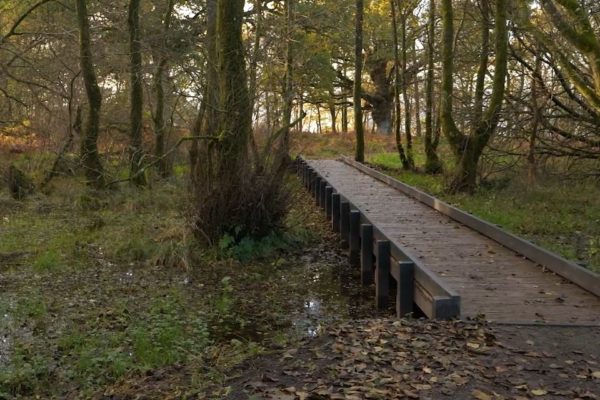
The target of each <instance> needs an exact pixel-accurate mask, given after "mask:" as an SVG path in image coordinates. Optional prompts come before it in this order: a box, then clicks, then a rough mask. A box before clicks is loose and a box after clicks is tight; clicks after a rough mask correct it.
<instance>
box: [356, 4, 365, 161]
mask: <svg viewBox="0 0 600 400" xmlns="http://www.w3.org/2000/svg"><path fill="white" fill-rule="evenodd" d="M363 20H364V2H363V0H356V20H355V42H354V131H355V134H356V152H355V155H354V159H355V160H356V161H358V162H364V161H365V132H364V127H363V119H362V114H363V113H362V100H361V99H362V70H363V56H362V51H363Z"/></svg>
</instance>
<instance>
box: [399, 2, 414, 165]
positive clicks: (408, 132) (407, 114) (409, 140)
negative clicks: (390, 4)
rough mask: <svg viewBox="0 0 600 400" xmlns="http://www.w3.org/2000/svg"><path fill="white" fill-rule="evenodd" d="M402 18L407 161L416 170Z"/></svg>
mask: <svg viewBox="0 0 600 400" xmlns="http://www.w3.org/2000/svg"><path fill="white" fill-rule="evenodd" d="M398 9H399V10H400V11H402V10H401V9H400V3H398ZM400 18H401V21H402V24H401V25H400V26H401V30H402V99H403V101H404V136H405V137H406V159H407V162H408V168H409V169H414V168H415V161H414V158H413V146H412V117H411V107H410V97H409V96H408V82H407V79H406V77H407V60H406V58H407V47H408V44H407V41H406V18H407V15H406V13H405V12H400Z"/></svg>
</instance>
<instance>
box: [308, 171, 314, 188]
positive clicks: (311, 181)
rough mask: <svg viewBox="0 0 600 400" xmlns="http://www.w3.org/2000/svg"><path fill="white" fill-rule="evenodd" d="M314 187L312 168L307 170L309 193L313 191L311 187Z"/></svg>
mask: <svg viewBox="0 0 600 400" xmlns="http://www.w3.org/2000/svg"><path fill="white" fill-rule="evenodd" d="M314 188H315V171H314V170H313V169H312V168H309V170H308V191H309V192H310V194H312V193H313V189H314Z"/></svg>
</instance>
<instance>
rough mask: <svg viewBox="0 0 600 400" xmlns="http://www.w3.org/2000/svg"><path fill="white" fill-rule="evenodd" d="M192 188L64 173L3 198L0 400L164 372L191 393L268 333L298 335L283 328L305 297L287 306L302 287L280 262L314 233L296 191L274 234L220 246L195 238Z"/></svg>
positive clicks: (97, 388)
mask: <svg viewBox="0 0 600 400" xmlns="http://www.w3.org/2000/svg"><path fill="white" fill-rule="evenodd" d="M179 171H180V173H182V174H183V173H184V169H179ZM185 183H186V178H185V177H181V178H177V177H174V178H172V179H169V180H167V181H163V182H160V183H156V182H153V184H152V185H151V186H150V187H148V188H145V189H137V188H132V187H129V186H127V185H122V186H121V187H119V188H117V189H114V190H110V191H100V192H98V191H90V190H89V189H87V188H86V187H85V186H83V185H82V184H80V182H78V179H77V178H64V177H59V178H56V179H55V180H54V181H53V183H52V187H51V188H49V190H48V194H47V195H44V194H36V195H34V196H31V197H29V198H27V199H26V200H25V201H22V202H16V201H13V200H11V199H10V198H9V197H8V195H7V193H6V191H0V231H2V240H0V261H2V260H5V259H6V260H9V262H8V263H7V264H6V265H4V264H0V280H2V282H5V281H6V282H10V285H8V286H7V287H6V288H4V287H3V291H2V298H1V299H0V317H2V318H0V332H2V333H3V334H5V333H6V334H8V337H9V338H10V349H9V350H10V353H9V354H8V355H7V354H5V353H4V354H0V355H1V356H2V357H0V399H4V398H8V399H13V398H63V397H65V396H66V394H67V393H69V394H70V395H72V396H74V397H77V398H90V397H92V396H93V395H94V394H97V393H99V392H103V391H104V390H107V388H109V387H113V386H114V387H116V388H118V387H120V386H127V385H128V383H129V382H134V381H136V380H137V381H143V380H144V379H145V377H146V376H147V375H146V374H152V373H159V374H161V373H162V372H161V371H171V372H169V373H167V374H166V375H165V376H167V377H168V378H166V379H168V380H169V381H171V380H173V381H176V380H177V379H182V381H181V382H175V383H173V384H174V385H177V387H179V388H184V389H183V392H190V393H191V392H194V391H199V390H202V389H203V388H204V387H206V386H207V385H209V384H212V383H215V382H219V380H220V379H222V378H223V376H224V374H225V373H226V371H228V370H229V369H230V368H231V367H233V366H234V365H236V364H237V363H239V362H241V361H243V360H244V359H246V358H247V357H251V356H253V355H256V354H258V353H260V352H262V351H264V346H263V342H264V343H266V344H269V343H270V340H271V339H270V337H271V335H273V336H277V337H281V336H286V337H288V339H290V340H291V336H290V335H289V333H286V334H284V333H282V332H283V331H284V330H286V329H288V327H289V326H290V322H289V319H290V318H291V316H292V315H293V313H292V312H290V311H289V309H290V308H292V307H295V305H296V304H302V302H301V301H294V302H290V296H291V295H292V294H291V293H292V292H293V290H291V289H290V287H291V285H292V284H293V285H296V284H300V283H302V284H303V285H304V283H305V282H304V281H303V279H304V276H302V275H300V274H298V276H296V275H294V279H293V280H283V281H282V278H281V274H282V273H285V271H286V270H285V269H284V268H283V266H284V265H289V264H290V263H293V262H294V259H295V256H296V252H298V251H300V250H301V248H302V247H303V246H304V245H310V244H311V243H316V239H317V238H318V237H319V233H318V229H317V230H316V231H317V233H315V229H314V226H312V225H310V226H309V225H308V224H309V222H308V221H307V213H315V212H316V211H314V210H313V209H312V208H311V207H309V205H310V204H309V202H307V201H306V200H305V199H304V198H302V196H305V195H306V194H305V193H304V191H303V190H302V188H300V185H299V184H298V182H297V181H296V180H294V179H292V180H290V182H289V183H290V184H291V185H292V195H291V198H290V202H291V203H293V204H301V205H302V206H300V207H294V209H293V210H292V212H291V213H290V214H289V216H288V218H287V220H286V221H285V225H284V226H282V227H281V229H280V230H279V231H277V232H275V233H273V234H271V235H269V236H267V237H265V238H263V239H260V240H257V239H244V240H242V241H240V242H239V243H230V244H228V245H226V246H225V245H224V246H223V247H222V248H221V249H216V250H206V249H203V248H202V247H200V246H198V243H196V241H195V239H194V237H193V235H191V234H190V232H189V229H188V222H187V221H186V215H187V207H188V204H189V203H188V199H187V190H186V186H185ZM304 206H307V208H308V209H309V210H308V211H307V210H305V209H303V207H304ZM310 215H312V214H310ZM317 215H318V214H317ZM240 294H243V295H240ZM265 296H268V306H266V307H265ZM298 296H301V294H298ZM4 316H8V317H4ZM257 332H258V333H257ZM286 332H287V331H286ZM0 351H5V350H4V349H3V348H0ZM7 360H8V362H7ZM173 390H175V389H173ZM73 393H75V394H73Z"/></svg>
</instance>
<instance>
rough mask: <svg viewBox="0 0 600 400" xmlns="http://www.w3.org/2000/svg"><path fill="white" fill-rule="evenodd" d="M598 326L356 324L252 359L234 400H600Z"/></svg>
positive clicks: (231, 386)
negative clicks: (297, 345) (538, 399)
mask: <svg viewBox="0 0 600 400" xmlns="http://www.w3.org/2000/svg"><path fill="white" fill-rule="evenodd" d="M599 343H600V329H598V328H554V327H524V326H495V327H491V326H483V325H476V324H464V323H460V322H457V323H439V322H431V321H397V320H381V319H378V320H366V321H355V322H349V323H346V324H343V325H340V326H339V327H337V328H335V329H332V330H330V331H329V332H328V334H327V335H325V336H323V337H321V338H318V339H314V340H307V341H305V342H304V343H303V344H302V345H300V346H299V347H295V348H289V349H285V350H282V351H280V352H278V353H276V354H272V355H269V356H264V357H261V358H257V359H254V360H252V361H250V362H247V363H246V364H244V365H243V366H241V367H240V368H239V369H236V370H235V372H234V373H233V374H232V375H234V376H233V377H232V378H231V380H230V381H229V382H227V383H226V388H225V389H224V391H222V392H218V391H215V393H214V397H215V398H219V397H220V396H224V393H226V392H229V394H228V395H227V398H229V399H258V398H260V399H290V400H291V399H400V398H421V399H440V398H447V399H480V400H486V399H531V398H540V399H565V398H567V399H576V398H581V399H597V398H600V346H599V345H598V344H599Z"/></svg>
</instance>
